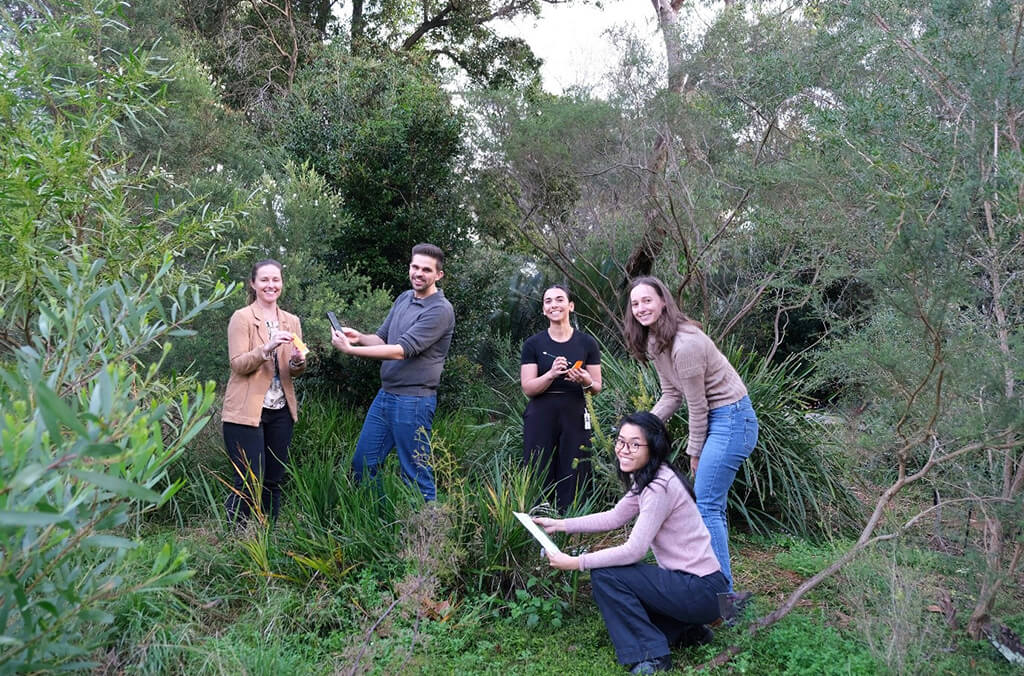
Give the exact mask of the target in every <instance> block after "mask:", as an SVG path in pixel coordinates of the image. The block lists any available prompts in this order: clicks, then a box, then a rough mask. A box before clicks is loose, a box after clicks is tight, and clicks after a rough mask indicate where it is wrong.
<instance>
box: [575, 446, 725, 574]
mask: <svg viewBox="0 0 1024 676" xmlns="http://www.w3.org/2000/svg"><path fill="white" fill-rule="evenodd" d="M634 517H635V518H636V523H635V524H634V525H633V529H632V530H631V531H630V533H629V538H628V539H627V540H626V542H625V543H623V544H621V545H618V546H616V547H609V548H608V549H602V550H600V551H597V552H592V553H589V554H582V555H581V556H580V557H579V566H580V570H589V569H591V568H607V567H609V566H628V565H630V564H633V563H637V562H638V561H641V560H642V559H643V558H644V557H645V556H647V552H648V550H653V551H654V558H655V560H657V562H658V566H659V567H661V568H665V569H666V570H681V571H685V572H687V573H692V574H693V575H700V576H704V575H710V574H711V573H713V572H715V571H716V570H721V566H719V565H718V559H716V558H715V554H714V552H712V551H711V536H710V535H709V534H708V529H707V528H705V527H704V521H703V520H702V519H701V517H700V512H698V511H697V504H696V503H695V502H694V501H693V498H691V497H690V494H689V493H688V492H687V491H686V488H685V487H684V486H683V484H682V482H680V481H679V477H677V476H676V474H675V472H673V471H672V468H671V467H669V466H668V465H667V464H663V465H662V466H661V467H660V468H658V473H657V474H656V475H655V477H654V479H653V480H652V481H651V483H650V484H648V485H647V488H645V489H644V490H643V491H642V492H641V493H640V495H635V494H634V493H633V492H632V491H630V492H628V493H626V495H625V496H623V497H622V499H621V500H619V501H618V503H617V504H616V505H615V507H613V508H612V509H610V510H608V511H607V512H599V513H598V514H590V515H588V516H580V517H576V518H572V519H566V520H565V522H564V523H565V528H566V532H568V533H596V532H601V531H609V530H614V529H616V528H621V527H622V526H624V525H625V524H626V523H627V522H629V521H630V520H631V519H633V518H634Z"/></svg>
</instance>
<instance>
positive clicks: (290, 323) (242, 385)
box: [221, 303, 306, 427]
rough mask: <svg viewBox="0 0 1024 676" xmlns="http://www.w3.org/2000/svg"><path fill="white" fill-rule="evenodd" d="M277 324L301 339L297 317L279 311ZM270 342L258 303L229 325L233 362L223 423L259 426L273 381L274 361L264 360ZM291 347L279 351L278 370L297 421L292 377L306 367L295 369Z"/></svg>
mask: <svg viewBox="0 0 1024 676" xmlns="http://www.w3.org/2000/svg"><path fill="white" fill-rule="evenodd" d="M277 314H278V321H280V322H281V326H280V327H281V330H282V331H291V332H292V333H295V334H297V335H298V336H299V338H302V324H301V323H299V318H298V317H296V316H295V315H293V314H291V313H289V312H285V311H284V310H282V309H280V308H278V310H277ZM269 340H270V332H269V331H268V330H267V323H266V320H265V319H264V318H263V317H262V316H261V315H260V308H259V306H258V305H257V304H256V303H253V304H252V305H249V306H247V307H244V308H242V309H241V310H237V311H236V312H235V314H233V315H231V321H230V322H229V323H228V359H229V360H230V361H231V377H230V378H228V387H227V390H226V391H225V393H224V409H223V411H222V412H221V419H222V420H223V421H224V422H230V423H238V424H239V425H249V426H250V427H256V426H258V425H259V424H260V417H261V415H262V414H263V397H264V396H266V394H267V390H268V389H270V382H271V381H272V380H273V379H274V360H273V359H264V358H263V346H264V345H265V344H266V343H267V341H269ZM291 354H292V346H291V345H289V344H287V343H285V344H283V345H280V346H278V348H277V363H278V370H279V371H280V374H281V387H282V388H283V389H284V396H285V399H286V400H287V401H288V410H289V411H290V412H291V414H292V420H295V421H298V419H299V407H298V404H297V402H296V400H295V385H294V383H293V382H292V378H294V377H295V376H297V375H299V374H301V373H302V372H303V371H305V370H306V364H305V363H303V364H302V366H300V367H298V368H293V367H292V366H291V365H290V364H289V363H288V360H289V359H290V358H291Z"/></svg>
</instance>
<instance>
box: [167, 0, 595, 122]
mask: <svg viewBox="0 0 1024 676" xmlns="http://www.w3.org/2000/svg"><path fill="white" fill-rule="evenodd" d="M569 1H571V0H469V1H465V0H445V1H444V2H434V1H433V0H430V1H428V2H421V3H415V4H410V3H407V2H398V1H396V0H370V1H369V2H366V1H365V0H353V2H352V3H351V4H350V5H347V4H346V3H342V2H336V1H335V0H182V2H181V22H182V23H183V24H184V25H186V26H188V27H189V28H190V29H191V30H192V32H193V34H194V35H195V36H196V37H197V38H198V44H199V52H200V54H201V55H202V58H203V59H204V61H205V62H206V63H207V64H208V66H209V67H210V69H211V71H212V72H213V73H214V75H215V76H216V77H217V79H218V80H219V81H220V82H221V83H222V85H223V87H224V93H225V97H226V99H227V101H228V102H229V103H230V104H231V105H233V106H235V107H238V108H241V109H245V110H247V111H249V112H250V114H252V115H253V116H254V117H255V118H257V119H259V120H261V121H265V115H266V113H267V112H268V111H270V110H273V109H274V108H275V106H276V104H277V103H278V102H279V101H280V100H281V99H282V98H283V97H284V96H285V95H287V94H288V93H289V92H290V91H291V90H292V88H293V86H294V84H295V78H296V76H297V74H298V72H299V70H300V69H301V68H302V67H303V66H305V65H308V64H309V63H311V61H312V60H313V59H315V58H316V57H317V54H318V52H319V50H320V49H321V48H322V47H323V46H324V45H325V44H326V43H328V42H329V43H331V44H333V45H341V46H342V47H343V49H344V51H345V52H347V53H348V55H349V56H352V57H355V56H358V57H362V58H364V59H375V58H378V57H381V58H383V57H385V56H387V55H391V56H398V57H400V58H404V59H407V60H416V61H418V62H420V63H423V64H429V65H430V67H431V68H432V69H433V70H434V71H435V72H437V73H441V72H448V73H451V74H453V75H455V74H458V75H461V76H464V77H467V78H468V79H469V80H470V81H471V82H473V83H476V84H479V85H482V86H485V87H497V88H505V89H520V90H524V89H525V90H530V89H538V88H539V86H540V78H539V68H540V60H539V59H538V58H537V57H536V56H535V55H534V54H533V51H532V50H531V49H530V47H529V46H528V45H527V43H526V41H525V40H523V39H522V38H521V37H516V36H512V35H509V34H508V33H507V31H502V30H500V29H499V24H500V23H501V22H503V21H506V20H511V19H522V18H528V17H539V15H540V12H541V7H542V6H543V5H544V4H546V3H547V4H561V3H564V2H569ZM582 1H585V0H582ZM334 54H335V56H337V55H338V54H339V52H338V51H334Z"/></svg>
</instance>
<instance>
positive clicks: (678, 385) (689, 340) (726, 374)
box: [647, 326, 747, 456]
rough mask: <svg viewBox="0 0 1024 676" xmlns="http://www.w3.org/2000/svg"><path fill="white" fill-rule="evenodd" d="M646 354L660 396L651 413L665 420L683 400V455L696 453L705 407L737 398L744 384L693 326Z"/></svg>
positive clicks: (704, 433)
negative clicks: (685, 423) (655, 373)
mask: <svg viewBox="0 0 1024 676" xmlns="http://www.w3.org/2000/svg"><path fill="white" fill-rule="evenodd" d="M647 349H648V354H649V355H650V356H651V361H652V362H654V368H655V369H656V370H657V371H658V377H659V378H660V379H661V398H660V399H658V403H657V404H655V405H654V408H653V409H651V413H653V414H654V415H656V416H658V417H659V418H661V419H662V420H665V421H667V420H668V419H669V418H671V417H672V414H673V413H675V412H676V410H678V409H679V406H680V405H681V404H682V403H683V401H684V400H685V401H686V410H687V412H688V414H689V428H690V437H689V441H688V443H687V446H686V453H687V455H692V456H700V454H701V451H702V450H703V449H704V441H705V440H706V439H707V435H708V411H710V410H712V409H715V408H718V407H719V406H725V405H727V404H732V403H734V402H737V401H739V400H740V399H742V398H743V397H745V396H747V387H746V385H744V384H743V380H742V379H741V378H740V374H738V373H737V372H736V369H734V368H733V367H732V364H730V363H729V360H728V359H726V358H725V355H723V354H722V353H721V352H720V351H719V350H718V348H717V347H715V344H714V343H713V342H712V341H711V339H710V338H708V337H707V336H706V335H705V334H704V332H703V331H701V330H700V329H698V328H697V327H695V326H681V327H679V330H678V331H677V332H676V337H675V339H674V340H673V341H672V349H671V350H665V351H663V352H660V353H656V352H654V345H653V340H650V341H649V342H648V345H647Z"/></svg>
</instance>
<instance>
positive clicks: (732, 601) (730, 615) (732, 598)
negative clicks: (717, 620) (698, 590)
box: [718, 591, 754, 627]
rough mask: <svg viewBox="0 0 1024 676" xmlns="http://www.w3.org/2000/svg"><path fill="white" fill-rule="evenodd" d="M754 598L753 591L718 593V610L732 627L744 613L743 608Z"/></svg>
mask: <svg viewBox="0 0 1024 676" xmlns="http://www.w3.org/2000/svg"><path fill="white" fill-rule="evenodd" d="M753 598H754V594H753V592H748V591H741V592H725V593H723V594H719V595H718V612H719V614H720V615H721V617H722V620H723V621H724V622H725V624H726V625H728V626H730V627H732V626H734V625H735V624H736V622H738V621H739V618H740V615H741V614H742V613H743V609H744V608H746V607H747V604H749V603H750V601H751V599H753Z"/></svg>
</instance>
